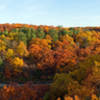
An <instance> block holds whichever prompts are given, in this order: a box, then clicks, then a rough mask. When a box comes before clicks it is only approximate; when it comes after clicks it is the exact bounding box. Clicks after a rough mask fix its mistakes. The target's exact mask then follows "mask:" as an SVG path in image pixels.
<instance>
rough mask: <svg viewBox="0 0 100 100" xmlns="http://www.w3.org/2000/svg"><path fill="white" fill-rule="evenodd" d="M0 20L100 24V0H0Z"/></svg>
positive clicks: (6, 21) (46, 23)
mask: <svg viewBox="0 0 100 100" xmlns="http://www.w3.org/2000/svg"><path fill="white" fill-rule="evenodd" d="M0 23H24V24H33V25H54V26H59V25H62V26H64V27H77V26H80V27H81V26H83V27H84V26H100V0H0Z"/></svg>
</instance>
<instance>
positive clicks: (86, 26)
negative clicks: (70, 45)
mask: <svg viewBox="0 0 100 100" xmlns="http://www.w3.org/2000/svg"><path fill="white" fill-rule="evenodd" d="M0 24H26V25H36V26H41V25H43V26H54V27H59V26H61V27H65V28H69V27H83V28H85V27H100V25H98V26H68V25H66V26H63V25H49V24H29V23H20V22H16V23H8V22H7V23H6V22H5V23H0Z"/></svg>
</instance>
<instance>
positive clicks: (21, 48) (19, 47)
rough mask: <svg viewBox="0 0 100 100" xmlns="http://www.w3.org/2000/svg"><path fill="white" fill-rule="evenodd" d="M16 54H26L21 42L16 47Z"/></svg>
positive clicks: (26, 51)
mask: <svg viewBox="0 0 100 100" xmlns="http://www.w3.org/2000/svg"><path fill="white" fill-rule="evenodd" d="M16 53H17V55H19V56H21V57H23V56H27V55H28V50H27V48H26V46H25V44H24V43H23V42H20V43H19V45H18V46H17V48H16Z"/></svg>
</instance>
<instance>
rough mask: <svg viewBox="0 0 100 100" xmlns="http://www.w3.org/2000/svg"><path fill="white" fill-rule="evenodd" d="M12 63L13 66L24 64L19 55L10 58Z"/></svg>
mask: <svg viewBox="0 0 100 100" xmlns="http://www.w3.org/2000/svg"><path fill="white" fill-rule="evenodd" d="M12 65H13V66H14V67H22V66H23V65H24V62H23V59H20V58H19V57H15V58H14V59H13V60H12Z"/></svg>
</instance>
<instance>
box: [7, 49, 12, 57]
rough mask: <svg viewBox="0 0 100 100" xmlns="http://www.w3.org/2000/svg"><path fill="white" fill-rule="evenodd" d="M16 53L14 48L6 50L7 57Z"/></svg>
mask: <svg viewBox="0 0 100 100" xmlns="http://www.w3.org/2000/svg"><path fill="white" fill-rule="evenodd" d="M13 55H14V51H13V49H8V50H7V52H6V58H9V57H12V56H13Z"/></svg>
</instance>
